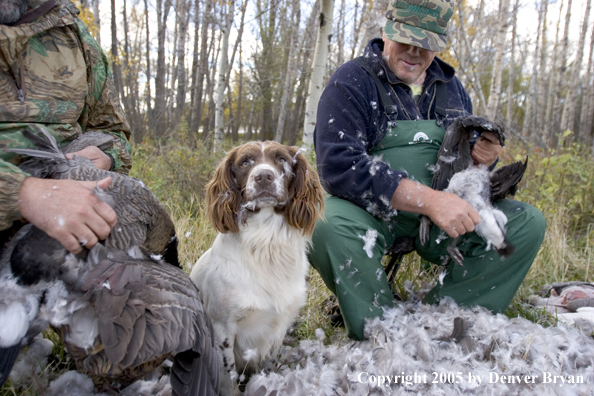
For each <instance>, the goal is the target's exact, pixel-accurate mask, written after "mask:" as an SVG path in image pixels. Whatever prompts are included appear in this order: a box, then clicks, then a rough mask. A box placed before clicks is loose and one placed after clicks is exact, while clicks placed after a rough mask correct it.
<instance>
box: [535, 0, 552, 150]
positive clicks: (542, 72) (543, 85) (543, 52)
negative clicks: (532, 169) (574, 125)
mask: <svg viewBox="0 0 594 396" xmlns="http://www.w3.org/2000/svg"><path fill="white" fill-rule="evenodd" d="M543 2H544V10H543V12H544V14H543V18H542V33H541V34H540V37H541V40H540V42H541V44H540V66H539V69H538V85H537V87H536V95H535V96H536V97H535V98H534V99H533V103H534V104H535V105H534V106H535V107H534V111H533V112H532V114H534V117H533V122H532V125H534V132H535V133H537V132H538V138H540V140H541V141H543V142H545V141H546V135H544V134H543V133H542V132H543V125H544V123H545V121H544V118H545V117H546V116H547V114H546V113H545V112H544V110H545V108H546V98H547V97H548V92H547V81H548V80H549V78H550V75H549V74H548V73H547V72H546V69H547V59H548V57H549V55H550V53H549V51H550V49H549V48H548V45H547V31H548V27H547V16H548V9H549V0H543Z"/></svg>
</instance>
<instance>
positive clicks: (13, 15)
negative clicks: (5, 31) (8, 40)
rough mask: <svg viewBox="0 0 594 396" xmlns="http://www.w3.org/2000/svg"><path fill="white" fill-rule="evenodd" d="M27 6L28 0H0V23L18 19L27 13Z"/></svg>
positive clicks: (12, 21) (3, 23) (4, 23)
mask: <svg viewBox="0 0 594 396" xmlns="http://www.w3.org/2000/svg"><path fill="white" fill-rule="evenodd" d="M28 6H29V0H0V24H2V25H6V24H9V23H14V22H16V21H18V20H19V19H21V17H22V16H23V15H25V14H26V13H27V7H28Z"/></svg>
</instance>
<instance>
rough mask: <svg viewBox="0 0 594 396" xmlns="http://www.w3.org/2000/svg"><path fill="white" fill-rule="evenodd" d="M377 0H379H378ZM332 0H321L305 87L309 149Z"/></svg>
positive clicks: (329, 32) (305, 132)
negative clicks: (316, 32)
mask: <svg viewBox="0 0 594 396" xmlns="http://www.w3.org/2000/svg"><path fill="white" fill-rule="evenodd" d="M378 1H379V0H378ZM333 13H334V0H322V3H321V9H320V19H319V30H318V38H317V40H316V48H315V50H314V57H313V64H312V73H311V79H310V80H309V87H308V89H307V102H306V105H305V121H304V123H303V147H304V148H305V149H306V150H309V149H310V148H311V147H312V146H313V132H314V129H315V127H316V116H317V113H318V111H317V110H318V102H319V101H320V97H321V96H322V90H323V89H324V75H325V74H326V61H327V58H328V45H329V44H330V37H331V35H332V14H333Z"/></svg>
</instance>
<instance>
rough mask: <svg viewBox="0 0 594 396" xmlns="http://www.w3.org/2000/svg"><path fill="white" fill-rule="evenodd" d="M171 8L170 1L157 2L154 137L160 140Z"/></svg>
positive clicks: (163, 118)
mask: <svg viewBox="0 0 594 396" xmlns="http://www.w3.org/2000/svg"><path fill="white" fill-rule="evenodd" d="M170 8H171V0H157V41H158V44H157V75H156V76H155V111H154V122H155V123H156V130H155V137H156V138H157V139H160V138H162V137H163V136H164V135H165V132H166V130H167V119H166V117H165V111H166V108H165V106H166V101H165V95H166V88H165V78H166V74H167V65H166V64H165V34H166V32H167V17H168V16H169V10H170Z"/></svg>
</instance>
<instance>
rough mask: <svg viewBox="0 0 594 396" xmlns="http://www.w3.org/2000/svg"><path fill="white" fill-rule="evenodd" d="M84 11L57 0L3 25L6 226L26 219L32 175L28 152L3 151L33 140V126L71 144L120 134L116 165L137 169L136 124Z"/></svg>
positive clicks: (0, 114)
mask: <svg viewBox="0 0 594 396" xmlns="http://www.w3.org/2000/svg"><path fill="white" fill-rule="evenodd" d="M45 1H46V0H31V1H30V5H31V7H32V8H37V7H38V6H40V5H41V4H43V3H45ZM78 13H79V11H78V9H77V8H76V6H75V5H74V4H73V3H72V2H71V1H70V0H56V5H55V6H54V7H53V8H52V9H51V10H49V11H48V12H47V13H45V15H43V16H41V17H39V18H37V19H36V20H34V21H33V22H30V23H23V24H20V25H17V26H13V27H11V26H6V25H0V230H4V229H7V228H9V227H10V226H11V224H12V223H13V222H14V221H15V220H18V219H20V215H19V213H18V197H19V191H20V188H21V184H22V183H23V180H24V179H25V178H26V177H27V176H29V175H28V174H26V173H24V172H22V171H21V170H19V168H18V167H17V165H18V164H20V163H21V162H22V161H23V160H24V159H25V158H24V157H23V156H20V155H16V154H12V153H8V152H5V151H4V150H3V149H4V148H23V147H28V146H30V143H29V142H28V140H26V139H25V138H24V137H23V135H22V132H23V130H24V129H25V128H26V127H27V125H30V124H32V123H39V124H43V125H44V126H45V127H46V128H50V130H52V131H53V134H54V136H55V137H56V139H57V140H58V142H60V143H64V144H65V143H67V142H69V141H71V140H73V139H74V138H76V137H77V136H79V135H80V134H82V133H85V132H89V131H95V132H103V133H109V134H112V135H114V141H115V145H114V148H113V149H111V150H108V151H106V153H108V154H110V155H111V156H112V158H113V159H114V169H113V170H114V171H116V172H120V173H127V172H128V171H129V169H130V166H131V157H130V152H131V147H130V144H129V143H128V140H127V139H128V138H129V126H128V124H127V122H126V120H125V116H124V112H123V110H122V107H121V105H120V101H119V99H118V95H117V92H116V89H115V85H114V83H113V79H112V76H111V70H110V68H109V63H108V60H107V57H106V56H105V54H104V53H103V51H102V50H101V48H100V47H99V45H98V44H97V42H96V41H95V39H94V38H93V37H92V36H91V35H90V33H89V31H88V30H87V28H86V26H85V25H84V23H83V22H82V21H81V20H80V19H79V18H78V17H77V14H78Z"/></svg>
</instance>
